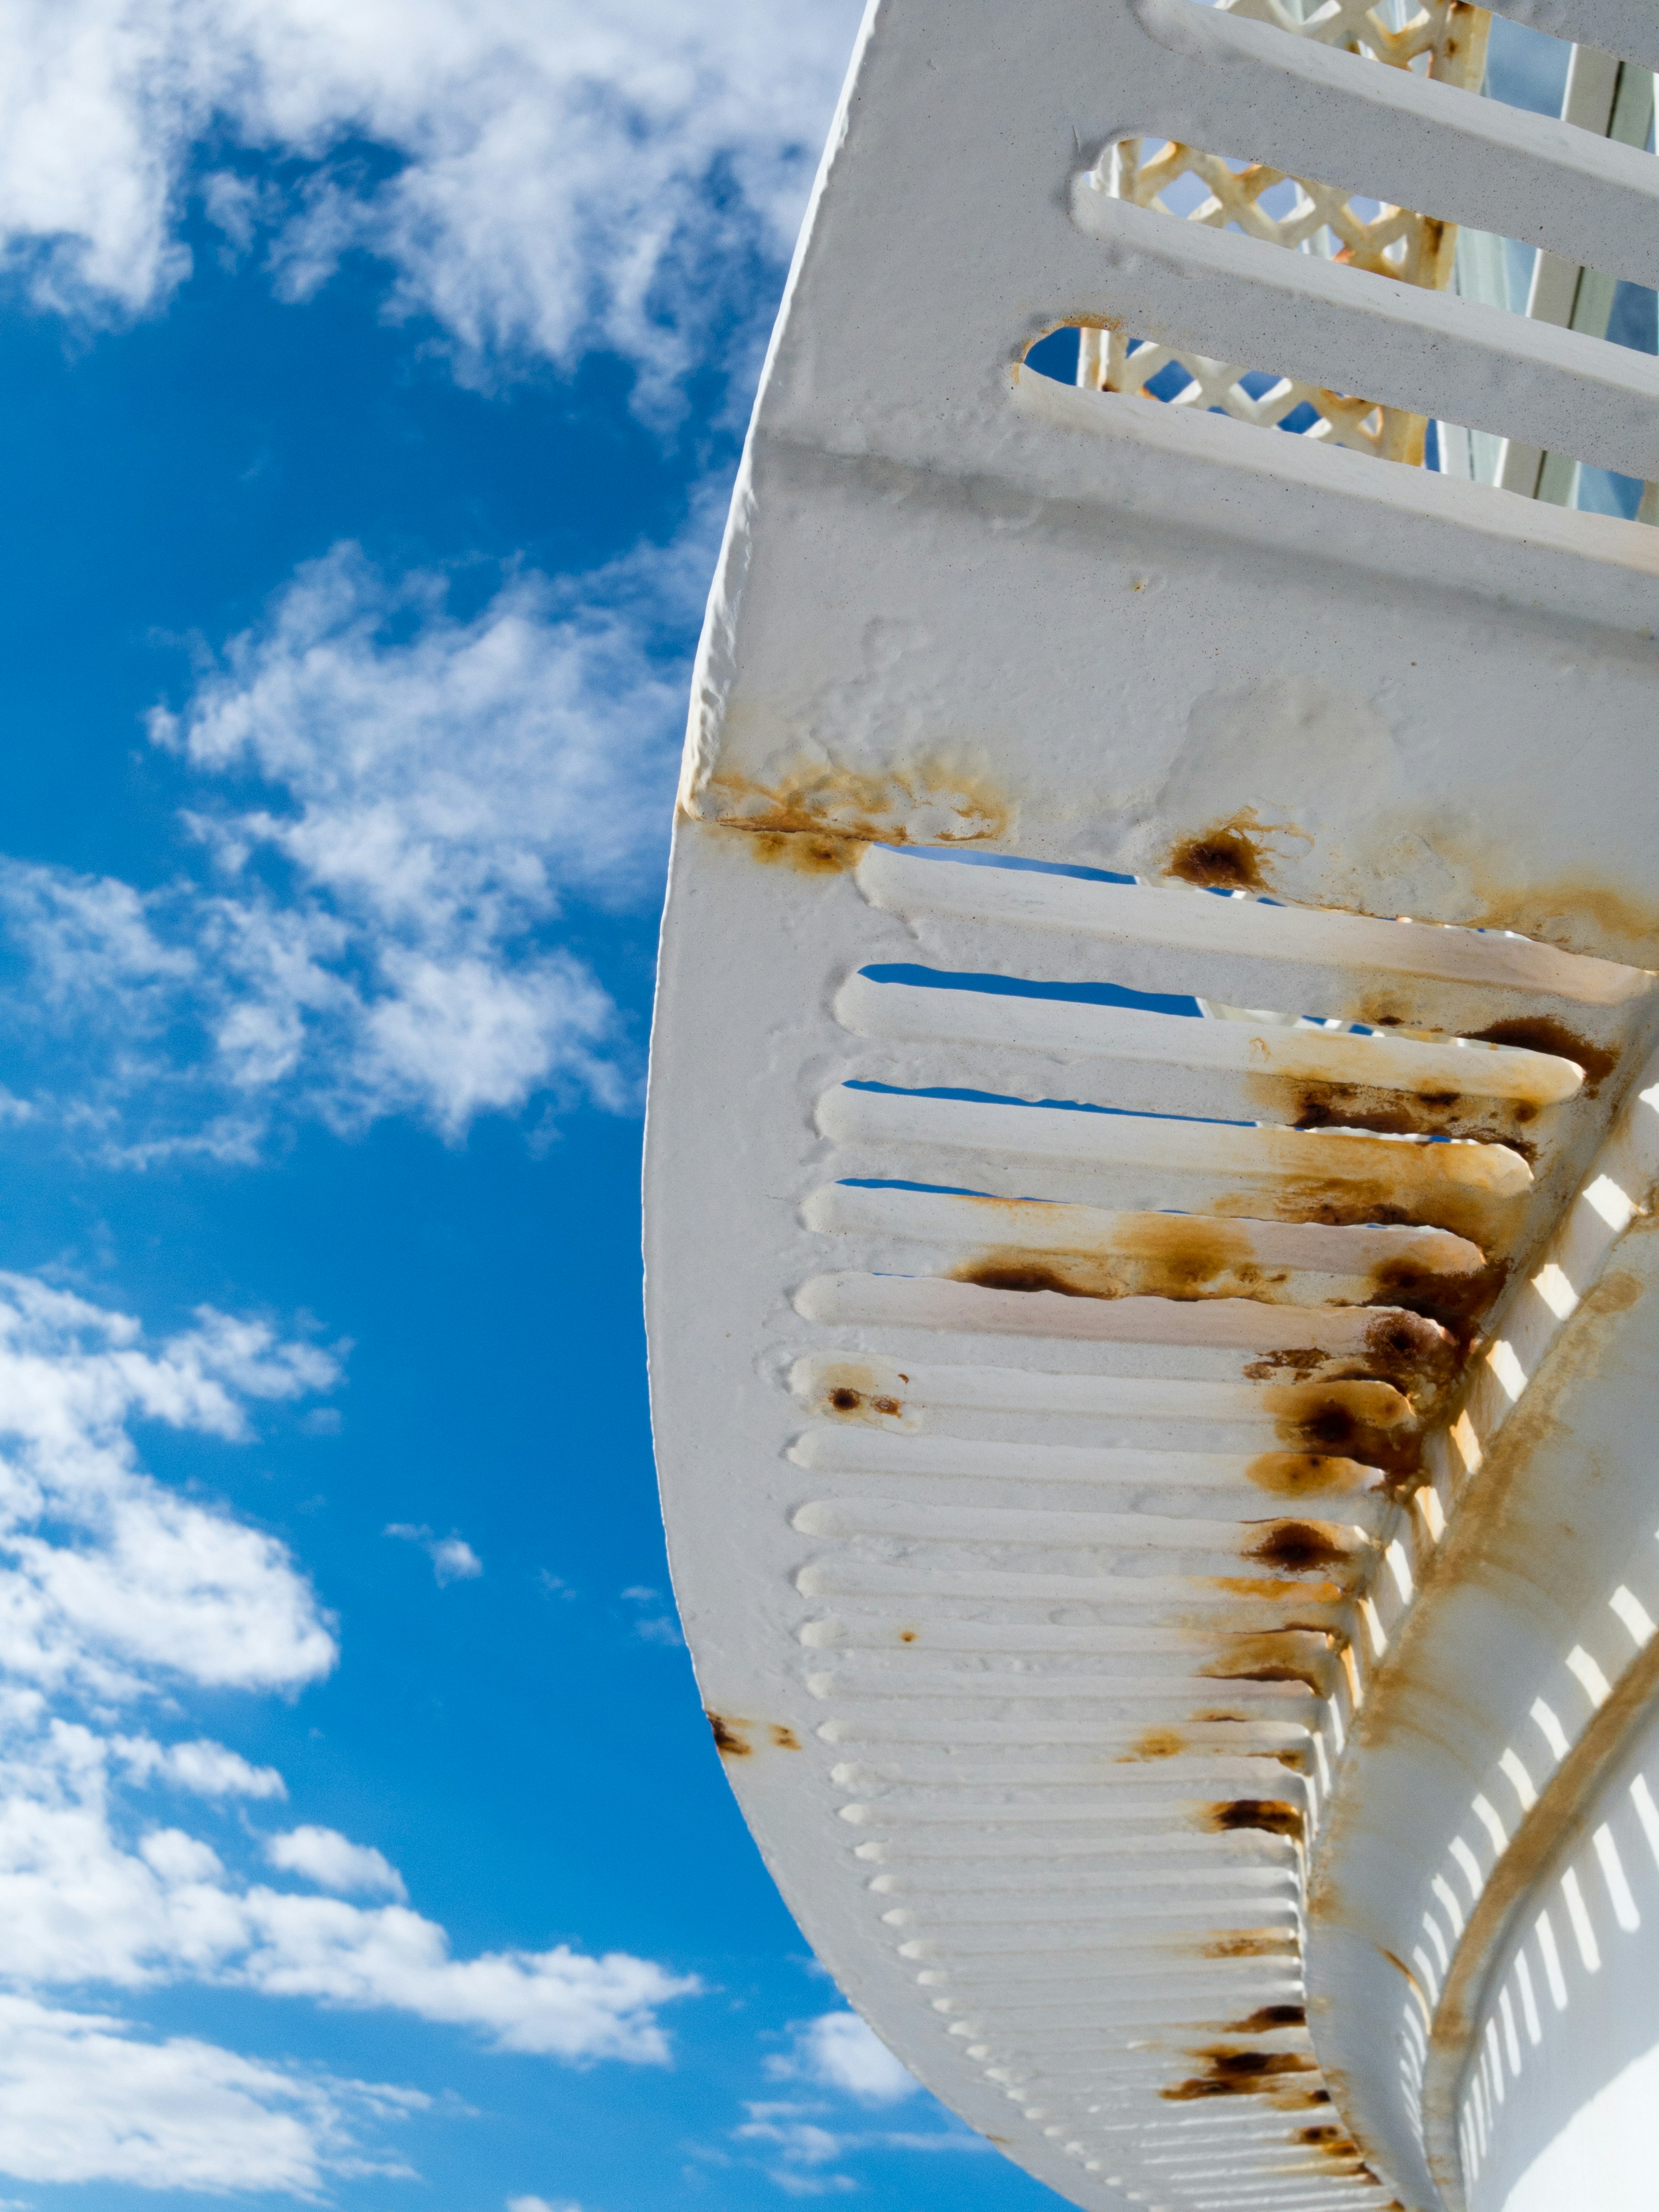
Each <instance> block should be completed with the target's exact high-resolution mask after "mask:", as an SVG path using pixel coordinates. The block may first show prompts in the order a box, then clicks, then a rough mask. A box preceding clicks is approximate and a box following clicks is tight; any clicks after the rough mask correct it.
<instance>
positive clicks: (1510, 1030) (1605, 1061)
mask: <svg viewBox="0 0 1659 2212" xmlns="http://www.w3.org/2000/svg"><path fill="white" fill-rule="evenodd" d="M1477 1042H1480V1043H1481V1044H1509V1045H1519V1046H1520V1047H1522V1049H1523V1050H1525V1051H1527V1052H1550V1053H1553V1054H1555V1056H1556V1058H1557V1059H1558V1060H1572V1061H1573V1062H1575V1064H1576V1065H1577V1066H1579V1067H1581V1068H1583V1071H1584V1089H1583V1096H1584V1097H1587V1098H1594V1097H1595V1094H1596V1092H1597V1091H1598V1090H1599V1089H1600V1088H1601V1085H1602V1084H1603V1083H1605V1082H1606V1080H1607V1078H1608V1076H1610V1075H1611V1074H1612V1073H1613V1070H1614V1068H1615V1067H1617V1066H1618V1065H1619V1054H1617V1053H1616V1052H1609V1051H1608V1050H1607V1047H1606V1046H1605V1045H1599V1044H1592V1043H1591V1042H1590V1041H1589V1038H1588V1037H1583V1036H1577V1035H1576V1034H1575V1033H1574V1031H1573V1030H1570V1029H1569V1028H1568V1027H1567V1025H1566V1024H1565V1022H1559V1021H1557V1020H1556V1019H1555V1018H1554V1017H1553V1015H1550V1014H1526V1015H1522V1016H1520V1017H1517V1018H1516V1019H1515V1020H1513V1021H1507V1022H1494V1023H1493V1024H1492V1027H1491V1028H1490V1029H1489V1030H1480V1031H1479V1032H1478V1033H1477Z"/></svg>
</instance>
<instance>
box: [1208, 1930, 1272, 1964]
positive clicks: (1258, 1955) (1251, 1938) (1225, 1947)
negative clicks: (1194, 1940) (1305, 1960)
mask: <svg viewBox="0 0 1659 2212" xmlns="http://www.w3.org/2000/svg"><path fill="white" fill-rule="evenodd" d="M1296 1949H1297V1942H1296V1937H1295V1936H1293V1935H1291V1933H1289V1932H1288V1931H1287V1930H1286V1929H1279V1928H1262V1929H1250V1930H1249V1931H1247V1932H1241V1933H1240V1934H1238V1935H1237V1936H1217V1937H1216V1938H1215V1939H1214V1941H1213V1942H1208V1943H1200V1945H1199V1947H1198V1954H1199V1956H1200V1959H1283V1958H1286V1957H1289V1958H1294V1957H1295V1955H1296Z"/></svg>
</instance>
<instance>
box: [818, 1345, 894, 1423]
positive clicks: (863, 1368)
mask: <svg viewBox="0 0 1659 2212" xmlns="http://www.w3.org/2000/svg"><path fill="white" fill-rule="evenodd" d="M904 1379H905V1378H904V1377H903V1376H900V1377H899V1380H900V1381H901V1382H902V1381H903V1380H904ZM814 1404H815V1406H816V1407H817V1411H818V1412H820V1413H833V1414H835V1415H836V1418H837V1419H840V1420H843V1421H853V1420H863V1421H868V1420H870V1419H872V1417H873V1418H878V1419H882V1420H896V1419H898V1418H899V1417H900V1415H902V1413H903V1411H904V1401H903V1400H902V1398H900V1397H899V1396H897V1395H896V1393H895V1392H894V1389H893V1387H892V1375H891V1372H890V1370H887V1369H885V1368H880V1367H872V1366H868V1365H865V1364H861V1363H860V1362H858V1361H855V1360H844V1361H838V1362H837V1363H836V1364H835V1365H834V1366H832V1367H826V1368H824V1369H823V1370H820V1372H819V1375H818V1376H817V1389H816V1393H815V1396H814Z"/></svg>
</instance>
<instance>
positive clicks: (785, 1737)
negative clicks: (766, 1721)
mask: <svg viewBox="0 0 1659 2212" xmlns="http://www.w3.org/2000/svg"><path fill="white" fill-rule="evenodd" d="M772 1746H773V1748H774V1750H775V1751H799V1749H800V1738H799V1736H798V1735H796V1734H795V1731H794V1730H793V1729H792V1728H785V1726H784V1725H783V1723H782V1722H781V1721H774V1722H773V1723H772Z"/></svg>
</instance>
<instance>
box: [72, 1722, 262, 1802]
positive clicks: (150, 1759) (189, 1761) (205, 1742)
mask: <svg viewBox="0 0 1659 2212" xmlns="http://www.w3.org/2000/svg"><path fill="white" fill-rule="evenodd" d="M110 1749H111V1750H112V1752H113V1753H114V1754H115V1756H116V1758H117V1759H119V1760H120V1761H121V1763H122V1764H123V1765H124V1766H125V1769H126V1771H127V1775H128V1777H129V1778H130V1779H131V1780H132V1781H134V1782H141V1783H142V1782H150V1781H155V1780H156V1779H158V1778H159V1779H160V1780H161V1781H162V1782H164V1783H168V1784H171V1785H172V1786H173V1789H175V1790H189V1791H190V1792H191V1794H192V1795H193V1796H197V1797H286V1796H287V1795H288V1784H286V1783H285V1782H284V1781H283V1778H282V1776H281V1775H280V1774H279V1773H278V1772H277V1771H276V1768H275V1767H274V1766H254V1765H251V1764H250V1763H249V1762H248V1760H246V1759H244V1758H242V1756H241V1755H240V1753H238V1752H234V1751H229V1750H227V1748H226V1747H225V1746H224V1745H223V1744H222V1743H214V1742H211V1741H210V1740H209V1739H208V1738H207V1737H206V1736H198V1737H197V1739H196V1740H195V1741H194V1742H191V1743H170V1744H160V1743H157V1742H156V1741H155V1739H154V1738H153V1737H151V1736H147V1735H137V1736H132V1735H118V1736H112V1738H111V1739H110Z"/></svg>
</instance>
